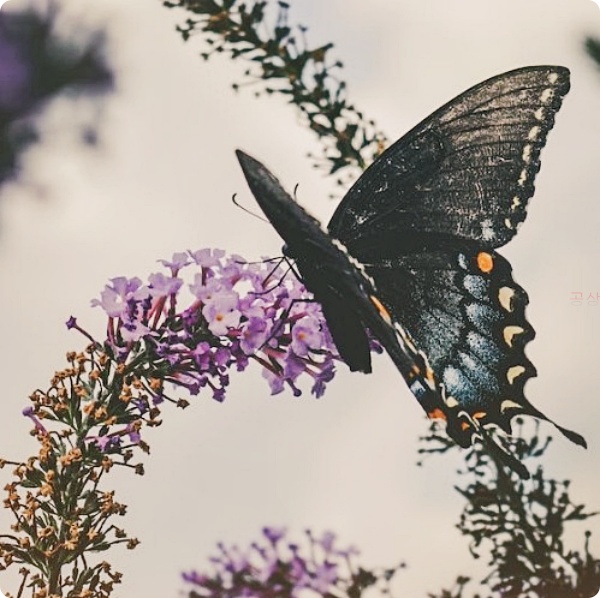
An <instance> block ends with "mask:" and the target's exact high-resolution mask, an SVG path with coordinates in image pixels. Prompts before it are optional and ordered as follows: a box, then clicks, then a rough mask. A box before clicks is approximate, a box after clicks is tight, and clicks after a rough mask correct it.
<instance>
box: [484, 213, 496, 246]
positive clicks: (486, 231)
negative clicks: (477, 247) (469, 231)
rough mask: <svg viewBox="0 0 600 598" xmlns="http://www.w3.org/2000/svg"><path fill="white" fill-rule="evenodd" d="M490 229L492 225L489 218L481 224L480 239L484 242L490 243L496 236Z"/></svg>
mask: <svg viewBox="0 0 600 598" xmlns="http://www.w3.org/2000/svg"><path fill="white" fill-rule="evenodd" d="M492 227H493V223H492V221H491V220H490V219H489V218H486V219H485V220H484V221H483V222H482V223H481V238H482V239H483V240H484V241H491V240H492V239H493V238H494V237H495V236H496V233H495V232H494V229H493V228H492Z"/></svg>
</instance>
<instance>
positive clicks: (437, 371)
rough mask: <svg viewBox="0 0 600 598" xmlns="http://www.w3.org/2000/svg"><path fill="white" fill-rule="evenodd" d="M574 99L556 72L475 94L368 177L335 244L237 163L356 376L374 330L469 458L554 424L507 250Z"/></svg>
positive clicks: (542, 71) (341, 217) (390, 152)
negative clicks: (529, 386) (521, 427)
mask: <svg viewBox="0 0 600 598" xmlns="http://www.w3.org/2000/svg"><path fill="white" fill-rule="evenodd" d="M568 90H569V71H568V69H566V68H564V67H555V66H541V67H525V68H522V69H517V70H515V71H511V72H509V73H505V74H503V75H499V76H497V77H493V78H492V79H489V80H487V81H484V82H483V83H481V84H479V85H476V86H475V87H473V88H471V89H469V90H467V91H466V92H464V93H463V94H461V95H460V96H458V97H457V98H455V99H453V100H452V101H450V102H448V103H447V104H446V105H444V106H442V107H441V108H440V109H439V110H437V111H436V112H434V113H433V114H432V115H431V116H429V117H428V118H426V119H425V120H424V121H423V122H421V123H420V124H419V125H417V126H416V127H415V128H414V129H412V130H411V131H410V132H408V133H407V134H406V135H405V136H403V137H402V138H401V139H399V140H398V141H397V142H396V143H394V144H393V145H392V146H390V147H389V148H388V149H387V150H386V151H385V152H384V153H383V154H382V155H381V156H380V157H379V158H378V159H377V160H376V161H375V162H374V163H373V164H372V165H371V166H370V167H369V168H368V169H367V170H366V171H365V172H364V173H363V175H362V176H361V177H360V178H359V179H358V180H357V182H356V183H355V184H354V185H353V186H352V187H351V189H350V190H349V191H348V193H347V194H346V196H345V197H344V198H343V199H342V201H341V203H340V204H339V206H338V208H337V209H336V211H335V213H334V215H333V217H332V219H331V221H330V223H329V226H328V230H327V232H325V231H324V230H323V229H322V228H321V226H320V224H319V222H318V221H317V220H316V219H314V218H313V217H312V216H310V215H309V214H308V213H307V212H306V211H305V210H304V209H303V208H302V207H301V206H299V205H298V204H297V203H296V202H295V201H294V200H293V199H292V198H291V197H290V196H289V195H288V194H287V193H286V192H285V191H284V190H283V188H282V187H281V185H280V184H279V182H278V181H277V179H276V178H275V177H273V175H272V174H271V173H270V172H269V171H268V170H267V169H266V168H265V167H264V166H263V165H262V164H260V162H257V161H256V160H254V159H253V158H250V157H249V156H247V155H246V154H244V153H243V152H238V158H239V159H240V163H241V165H242V168H243V170H244V174H245V175H246V179H247V180H248V183H249V185H250V188H251V190H252V192H253V194H254V196H255V197H256V199H257V201H258V203H259V204H260V206H261V208H262V210H263V211H264V213H265V215H266V216H267V218H268V219H269V221H270V222H271V223H272V224H273V226H274V228H275V229H276V230H277V232H278V233H279V234H280V236H281V237H282V238H283V239H284V241H285V244H286V254H287V255H289V256H290V257H292V258H293V259H294V260H295V262H296V265H297V267H298V270H299V272H300V274H301V276H302V278H303V280H304V282H305V284H306V286H307V288H308V289H309V290H310V291H311V292H312V293H313V294H314V296H315V299H316V300H317V301H318V302H319V303H321V305H322V307H323V313H324V316H325V319H326V321H327V324H328V327H329V329H330V331H331V333H332V337H333V340H334V342H335V344H336V346H337V348H338V350H339V352H340V355H341V357H342V358H343V359H344V360H345V361H346V362H347V363H348V365H349V366H350V369H352V370H359V371H364V372H369V371H370V370H371V363H370V357H369V345H368V337H367V334H366V332H365V329H369V330H370V331H371V333H372V334H373V335H374V336H375V337H376V338H377V339H378V340H379V341H380V342H381V344H382V345H383V347H384V348H385V350H386V351H387V352H388V353H389V354H390V356H391V357H392V360H393V361H394V363H395V364H396V366H397V367H398V369H399V370H400V372H401V373H402V375H403V377H404V378H405V380H406V381H407V383H408V385H409V387H410V389H411V390H412V392H413V394H415V396H416V397H417V399H418V400H419V402H420V404H421V406H422V407H423V408H424V409H425V411H426V413H427V414H428V415H429V416H430V417H443V418H444V419H446V422H447V431H448V433H449V435H450V436H451V437H452V438H453V439H454V440H455V441H456V442H457V443H458V444H460V445H461V446H464V447H466V446H470V444H471V443H472V439H473V436H474V435H479V436H482V435H485V434H484V432H483V428H484V427H485V426H487V425H495V426H498V427H500V428H501V429H503V430H504V431H505V432H507V433H510V431H511V424H510V422H511V419H512V417H514V416H515V415H532V416H534V417H538V418H541V419H548V418H547V417H546V416H545V415H543V414H542V413H541V412H540V411H539V410H537V409H536V408H535V407H534V406H533V405H531V403H529V401H528V400H527V399H526V398H525V396H524V391H523V388H524V385H525V382H526V381H527V380H528V379H529V378H531V377H533V376H535V375H536V371H535V368H534V366H533V365H532V363H531V362H530V361H529V359H528V358H527V357H526V355H525V346H526V344H527V343H528V342H529V341H530V340H531V339H533V337H534V336H535V333H534V330H533V328H532V327H531V325H530V324H529V322H528V321H527V319H526V317H525V306H526V305H527V303H528V297H527V294H526V292H525V291H524V290H523V288H522V287H520V286H519V285H518V284H516V283H515V282H514V280H513V278H512V268H511V266H510V264H509V262H508V261H507V260H506V259H505V258H503V257H502V256H501V255H500V254H499V253H498V252H497V251H496V249H497V248H498V247H500V246H502V245H504V244H505V243H507V242H508V241H509V240H510V239H512V237H513V236H514V235H515V234H516V232H517V228H518V226H519V225H520V223H521V222H522V221H523V220H524V219H525V215H526V207H527V202H528V200H529V198H530V197H531V196H532V195H533V191H534V179H535V175H536V174H537V172H538V170H539V167H540V162H539V154H540V151H541V148H542V147H543V146H544V145H545V142H546V137H547V134H548V132H549V131H550V129H551V128H552V126H553V124H554V114H555V113H556V112H557V111H558V109H559V108H560V105H561V102H562V98H563V97H564V95H565V94H566V93H567V92H568ZM555 425H556V424H555ZM557 428H558V429H559V430H560V431H561V432H562V433H563V434H565V435H566V436H567V437H568V438H569V439H570V440H572V441H573V442H575V443H577V444H580V445H583V446H585V440H584V439H583V438H582V437H581V436H580V435H578V434H576V433H574V432H571V431H569V430H566V429H564V428H561V427H560V426H557Z"/></svg>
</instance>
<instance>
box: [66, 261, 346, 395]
mask: <svg viewBox="0 0 600 598" xmlns="http://www.w3.org/2000/svg"><path fill="white" fill-rule="evenodd" d="M189 256H191V260H190V257H189ZM161 263H162V264H163V266H164V267H165V268H166V269H167V273H164V272H158V273H154V274H151V275H150V276H149V278H148V283H146V284H144V283H143V282H142V281H141V280H140V279H139V278H131V279H129V278H125V277H117V278H114V279H112V280H111V281H110V283H109V284H108V285H106V287H105V288H104V290H103V291H102V292H101V294H100V298H99V299H94V300H93V301H92V304H93V305H95V306H99V307H101V308H102V309H104V311H105V312H106V314H107V316H108V318H109V320H108V335H107V340H106V343H107V344H108V346H109V347H112V349H113V351H114V356H115V358H117V359H118V360H119V361H121V362H124V363H131V362H134V361H135V362H136V363H140V364H145V365H144V367H148V368H149V369H151V370H153V371H157V372H161V376H162V379H163V381H165V382H170V383H172V384H174V385H176V386H180V387H183V388H186V389H187V390H188V391H189V392H190V393H191V394H197V393H198V392H199V391H200V390H201V389H203V388H207V389H208V388H210V390H211V391H212V394H213V397H214V398H215V399H216V400H219V401H222V400H223V399H224V398H225V390H226V388H227V387H228V385H229V368H231V367H235V368H236V370H237V371H243V370H244V369H245V368H246V367H248V365H249V364H250V363H259V364H261V365H262V367H263V373H264V376H265V378H266V379H267V381H268V383H269V386H270V389H271V393H272V394H277V393H280V392H282V391H283V390H284V388H285V387H286V386H287V387H288V388H290V389H291V390H292V392H293V394H294V395H295V396H299V395H300V394H301V391H300V387H299V386H300V381H301V380H302V379H307V380H308V379H312V387H311V392H312V394H313V395H315V396H317V397H320V396H322V395H323V393H324V391H325V388H326V385H327V383H328V382H330V381H331V380H332V379H333V377H334V374H335V367H334V366H335V361H336V360H339V356H338V354H337V351H336V348H335V346H334V344H333V340H332V339H331V335H330V334H329V331H328V330H327V326H326V324H325V322H324V319H323V315H322V312H321V308H320V306H319V305H318V304H317V303H315V302H306V301H305V300H307V299H310V295H309V294H308V293H307V291H306V289H305V288H304V286H303V285H302V284H301V283H300V282H299V281H298V280H297V279H296V278H295V277H294V276H292V275H291V274H290V275H286V273H284V272H283V270H282V269H281V268H279V267H277V268H276V269H275V270H274V269H273V265H272V264H271V263H246V262H244V260H242V258H240V257H239V256H229V257H226V256H225V254H224V252H222V251H219V250H208V249H206V250H200V251H197V252H189V253H176V254H174V255H173V257H172V259H171V260H162V261H161ZM184 268H185V269H184ZM175 273H180V274H181V276H179V275H178V276H175ZM184 275H185V276H184ZM190 281H191V283H190ZM187 289H189V290H190V291H191V296H189V295H188V294H185V295H184V293H183V292H182V291H185V290H187ZM292 300H295V303H294V304H292ZM180 306H181V307H180ZM290 306H291V309H290ZM69 325H72V326H73V327H74V328H76V329H77V330H78V331H80V332H81V333H83V334H86V335H87V333H86V332H85V331H84V330H82V329H81V328H80V327H79V326H78V325H77V324H76V320H75V319H74V318H72V319H70V320H69ZM88 338H90V337H89V335H88ZM153 401H154V398H153Z"/></svg>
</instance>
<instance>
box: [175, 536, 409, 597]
mask: <svg viewBox="0 0 600 598" xmlns="http://www.w3.org/2000/svg"><path fill="white" fill-rule="evenodd" d="M286 533H287V532H286V530H285V529H283V528H269V527H266V528H264V529H263V531H262V535H263V538H261V540H260V541H259V542H254V543H252V544H251V545H250V547H249V548H248V549H246V550H241V549H240V548H238V547H237V546H232V547H226V546H225V545H223V544H219V545H218V549H219V554H218V555H217V556H215V557H213V558H211V559H210V560H211V563H212V565H213V567H214V571H213V572H212V573H210V574H208V573H199V572H197V571H191V572H189V573H184V574H183V579H184V581H185V582H186V583H187V584H189V585H190V586H192V588H193V590H191V591H190V593H189V596H190V597H194V598H200V597H202V598H241V597H242V596H248V597H250V596H251V597H252V598H284V597H286V598H304V597H307V596H330V597H333V596H337V597H338V598H351V597H352V598H358V597H360V596H363V595H364V592H365V590H367V589H369V588H373V589H374V590H378V591H380V592H381V591H382V590H383V589H384V588H383V587H382V586H387V585H388V582H389V580H390V579H391V577H392V576H393V574H394V573H395V571H396V569H391V570H385V571H369V570H367V569H365V568H363V567H356V566H354V564H353V562H352V560H353V558H354V557H355V556H356V555H358V550H357V549H356V548H354V547H350V548H347V549H343V550H342V549H339V548H337V547H336V545H335V540H336V538H335V534H333V533H331V532H326V533H324V534H323V535H322V536H321V537H320V538H317V537H315V536H314V535H313V534H312V533H311V532H310V531H308V530H307V531H306V535H307V538H308V547H307V548H305V547H303V546H302V544H298V543H294V542H289V541H287V540H286ZM400 567H402V565H400ZM400 567H398V568H400ZM387 589H388V590H389V588H387ZM374 595H377V594H374ZM388 595H389V594H388Z"/></svg>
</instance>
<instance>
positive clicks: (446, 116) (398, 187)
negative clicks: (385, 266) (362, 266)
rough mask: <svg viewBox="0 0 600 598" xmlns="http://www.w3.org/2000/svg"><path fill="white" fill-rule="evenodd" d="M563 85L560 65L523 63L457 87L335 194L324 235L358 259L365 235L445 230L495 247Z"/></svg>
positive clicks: (520, 200) (517, 208) (508, 231)
mask: <svg viewBox="0 0 600 598" xmlns="http://www.w3.org/2000/svg"><path fill="white" fill-rule="evenodd" d="M568 90H569V71H568V69H566V68H564V67H555V66H542V67H526V68H523V69H518V70H516V71H511V72H509V73H505V74H503V75H499V76H497V77H494V78H492V79H489V80H488V81H485V82H483V83H481V84H479V85H477V86H475V87H473V88H471V89H469V90H468V91H466V92H464V93H463V94H461V95H460V96H458V97H457V98H455V99H454V100H452V101H451V102H449V103H448V104H446V105H445V106H443V107H442V108H440V109H439V110H437V111H436V112H435V113H434V114H432V115H431V116H430V117H428V118H426V119H425V120H424V121H423V122H422V123H420V124H419V125H417V126H416V127H415V128H414V129H413V130H412V131H410V132H409V133H407V134H406V135H405V136H404V137H402V138H401V139H400V140H399V141H397V142H396V143H394V144H393V145H392V146H391V147H390V148H389V149H388V150H386V151H385V152H384V153H383V154H382V155H381V156H380V157H379V158H378V159H377V160H376V161H375V162H374V163H373V164H372V165H371V166H370V167H369V168H368V169H367V171H366V172H365V173H364V174H363V176H362V177H361V178H360V179H359V180H358V181H357V182H356V183H355V185H354V186H353V187H352V188H351V189H350V191H349V192H348V194H347V195H346V196H345V197H344V199H343V200H342V202H341V203H340V205H339V206H338V208H337V210H336V212H335V213H334V215H333V218H332V219H331V222H330V223H329V230H330V232H331V234H332V235H333V236H335V237H337V238H339V239H341V240H342V241H343V242H344V243H346V244H347V246H348V248H349V250H350V251H351V252H352V253H353V255H355V256H357V257H358V258H359V259H360V256H361V251H362V250H363V248H364V247H367V246H368V245H369V244H370V243H371V242H372V241H373V240H374V239H377V238H381V236H382V235H383V236H386V238H389V239H390V241H389V242H392V241H391V240H392V239H395V243H396V244H397V247H399V248H401V247H402V245H403V242H404V241H403V237H404V236H405V234H406V233H407V232H410V233H411V234H413V235H414V234H423V233H424V234H429V233H432V234H442V235H453V236H456V237H460V238H464V239H472V240H476V241H479V242H480V243H482V244H483V245H485V246H487V247H490V248H492V247H499V246H501V245H504V244H505V243H507V242H508V241H509V240H510V239H511V238H512V237H513V236H514V235H515V234H516V230H517V226H518V224H519V223H520V222H522V221H523V219H524V218H525V210H526V206H527V201H528V199H529V198H530V197H531V196H532V195H533V191H534V179H535V175H536V173H537V172H538V170H539V167H540V163H539V153H540V150H541V148H542V147H543V146H544V144H545V143H546V139H547V135H548V132H549V131H550V129H551V128H552V126H553V124H554V114H555V113H556V112H557V111H558V109H559V108H560V105H561V102H562V98H563V97H564V95H565V94H566V93H567V92H568Z"/></svg>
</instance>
